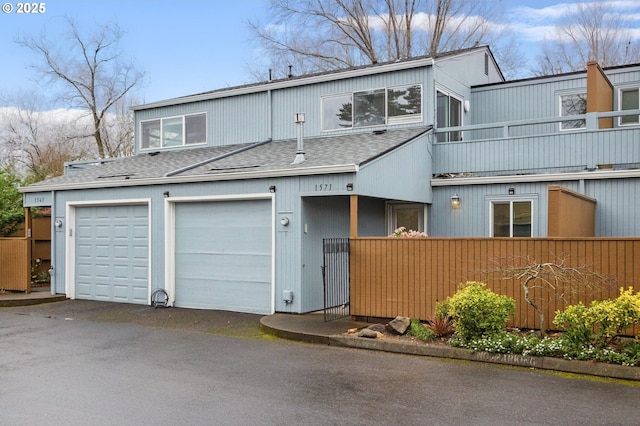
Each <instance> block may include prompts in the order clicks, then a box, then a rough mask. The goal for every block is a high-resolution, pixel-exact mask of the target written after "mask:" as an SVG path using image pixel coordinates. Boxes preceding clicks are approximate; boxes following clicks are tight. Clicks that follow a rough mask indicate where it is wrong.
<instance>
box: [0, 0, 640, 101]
mask: <svg viewBox="0 0 640 426" xmlns="http://www.w3.org/2000/svg"><path fill="white" fill-rule="evenodd" d="M0 3H2V10H3V12H2V13H0V64H1V65H0V94H3V93H5V94H6V93H11V92H15V91H18V90H25V91H26V90H31V89H35V90H46V88H42V87H41V86H39V85H38V82H37V81H35V80H34V79H35V72H34V71H33V70H32V69H31V68H30V65H32V64H34V63H35V62H36V61H37V57H36V56H34V54H33V53H31V52H30V51H28V50H26V49H25V48H24V47H20V46H18V45H17V44H16V43H15V41H14V40H15V38H16V37H18V36H34V37H39V36H40V35H41V34H42V33H43V32H44V33H46V34H47V37H48V38H53V37H55V36H57V35H59V34H61V31H62V30H61V28H63V26H64V16H69V17H71V18H73V19H75V20H76V21H77V22H78V23H79V24H80V27H81V28H85V29H87V28H89V27H90V26H91V25H95V24H100V23H110V22H117V23H118V25H119V26H120V27H121V29H123V30H124V31H125V32H126V34H125V36H124V38H123V41H122V45H121V47H122V49H123V52H124V53H125V55H126V56H128V57H130V58H132V59H134V61H135V62H136V64H137V65H138V67H139V68H140V69H142V70H143V71H144V72H145V74H146V76H147V84H146V85H145V87H144V89H143V90H142V92H141V94H140V97H141V101H142V102H152V101H156V100H161V99H167V98H172V97H177V96H184V95H189V94H194V93H199V92H203V91H207V90H212V89H218V88H222V87H227V86H235V85H239V84H244V83H247V82H250V81H252V79H253V78H252V77H251V75H250V74H249V72H248V70H247V69H248V64H251V63H254V62H256V61H259V59H260V58H259V55H260V53H259V51H258V49H256V47H255V46H254V45H253V44H252V43H251V40H250V34H249V31H248V29H247V25H246V22H247V20H256V19H259V20H261V21H264V17H265V16H266V14H267V4H268V1H267V0H235V1H226V0H225V1H223V0H217V1H212V0H210V1H206V0H127V1H121V0H49V1H45V2H42V3H41V4H43V5H44V12H43V13H40V14H24V13H23V14H18V13H17V8H18V2H15V1H9V2H7V1H5V0H0ZM575 3H576V1H565V2H562V1H551V0H528V1H525V0H514V1H505V2H504V4H505V6H506V9H507V13H506V15H505V17H504V20H505V22H497V24H510V25H511V28H513V31H514V32H515V35H516V36H517V38H518V40H519V41H520V43H521V46H522V47H523V49H525V51H527V52H528V53H529V54H530V56H531V57H534V56H535V51H536V49H537V43H538V42H539V41H540V40H541V39H542V38H543V37H544V36H545V35H547V34H549V32H550V31H551V29H552V28H553V24H554V22H557V21H558V20H559V19H561V18H562V17H563V15H564V14H565V13H566V12H567V10H569V9H570V8H571V7H572V5H574V4H575ZM607 3H608V4H610V10H611V11H612V12H620V13H622V14H623V15H624V16H625V17H626V18H627V20H628V27H629V28H632V29H633V30H634V32H635V36H636V40H635V41H636V42H640V0H616V1H607ZM1 105H2V104H1V103H0V106H1Z"/></svg>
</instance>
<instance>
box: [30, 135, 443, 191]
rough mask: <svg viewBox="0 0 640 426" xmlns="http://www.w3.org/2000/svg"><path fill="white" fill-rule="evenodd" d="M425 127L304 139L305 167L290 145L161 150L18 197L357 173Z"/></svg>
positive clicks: (98, 165)
mask: <svg viewBox="0 0 640 426" xmlns="http://www.w3.org/2000/svg"><path fill="white" fill-rule="evenodd" d="M430 129H431V128H430V127H426V128H425V127H421V128H411V129H401V130H393V131H376V132H368V133H357V134H349V135H340V136H328V137H315V138H306V139H305V141H304V151H305V159H306V161H304V162H302V163H300V164H292V162H293V160H294V158H295V156H296V149H297V141H296V140H295V139H288V140H280V141H264V142H258V143H255V144H242V145H225V146H219V147H206V148H192V149H180V150H166V151H157V152H149V153H143V154H138V155H135V156H132V157H123V158H117V159H113V160H106V161H100V160H97V161H96V162H94V163H85V164H84V165H83V167H82V168H81V169H78V170H76V171H73V172H70V173H67V174H65V175H64V176H59V177H55V178H52V179H49V180H46V181H42V182H38V183H35V184H33V185H29V186H27V187H23V188H21V192H38V191H52V190H72V189H83V188H102V187H118V186H142V185H158V184H168V183H181V182H199V181H214V180H235V179H252V178H264V177H278V176H294V175H309V174H323V173H340V172H341V173H347V172H356V171H357V170H358V168H359V167H361V166H363V165H365V164H366V163H367V162H370V161H372V160H374V159H376V158H378V157H380V156H381V155H383V154H385V153H387V152H389V151H392V150H394V149H396V148H398V147H400V146H401V145H403V144H405V143H407V142H409V141H411V140H413V139H415V138H416V137H418V136H420V135H422V134H424V133H426V132H428V131H429V130H430Z"/></svg>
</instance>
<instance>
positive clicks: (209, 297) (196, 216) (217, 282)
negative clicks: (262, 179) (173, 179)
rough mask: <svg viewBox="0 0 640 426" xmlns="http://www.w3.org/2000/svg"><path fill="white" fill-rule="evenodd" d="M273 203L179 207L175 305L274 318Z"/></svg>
mask: <svg viewBox="0 0 640 426" xmlns="http://www.w3.org/2000/svg"><path fill="white" fill-rule="evenodd" d="M272 223H273V221H272V208H271V200H270V199H265V200H262V199H260V200H233V201H207V202H180V203H176V204H175V306H177V307H184V308H201V309H220V310H227V311H236V312H248V313H257V314H270V313H271V310H272V308H271V305H272V303H271V299H272V296H271V293H272V278H271V277H272V272H271V268H272V238H273V237H272Z"/></svg>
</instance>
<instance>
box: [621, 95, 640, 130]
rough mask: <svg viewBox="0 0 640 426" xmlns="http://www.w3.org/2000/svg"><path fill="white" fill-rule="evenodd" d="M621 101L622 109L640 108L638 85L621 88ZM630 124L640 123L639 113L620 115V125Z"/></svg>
mask: <svg viewBox="0 0 640 426" xmlns="http://www.w3.org/2000/svg"><path fill="white" fill-rule="evenodd" d="M619 102H620V111H625V110H629V109H640V94H639V89H638V88H637V87H635V88H633V89H621V90H620V97H619ZM630 124H640V121H639V117H638V116H637V115H625V116H623V117H620V119H619V125H621V126H625V125H630Z"/></svg>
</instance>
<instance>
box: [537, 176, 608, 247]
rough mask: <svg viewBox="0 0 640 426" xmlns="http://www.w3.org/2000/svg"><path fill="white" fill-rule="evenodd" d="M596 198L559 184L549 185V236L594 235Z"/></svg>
mask: <svg viewBox="0 0 640 426" xmlns="http://www.w3.org/2000/svg"><path fill="white" fill-rule="evenodd" d="M595 211H596V200H595V199H593V198H591V197H587V196H585V195H583V194H580V193H578V192H575V191H572V190H570V189H568V188H563V187H561V186H559V185H551V186H549V218H548V222H549V224H548V231H547V236H549V237H594V236H595Z"/></svg>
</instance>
